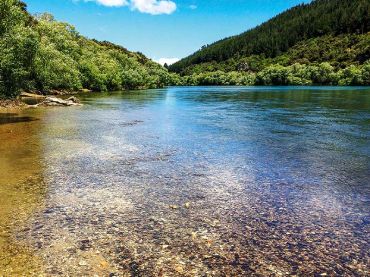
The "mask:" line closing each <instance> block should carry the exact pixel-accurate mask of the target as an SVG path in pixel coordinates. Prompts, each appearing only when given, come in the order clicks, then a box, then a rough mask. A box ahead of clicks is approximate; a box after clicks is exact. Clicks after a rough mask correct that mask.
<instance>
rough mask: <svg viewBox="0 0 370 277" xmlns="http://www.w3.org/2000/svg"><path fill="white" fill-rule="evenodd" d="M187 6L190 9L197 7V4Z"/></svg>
mask: <svg viewBox="0 0 370 277" xmlns="http://www.w3.org/2000/svg"><path fill="white" fill-rule="evenodd" d="M189 8H190V9H192V10H195V9H196V8H198V6H197V5H190V6H189Z"/></svg>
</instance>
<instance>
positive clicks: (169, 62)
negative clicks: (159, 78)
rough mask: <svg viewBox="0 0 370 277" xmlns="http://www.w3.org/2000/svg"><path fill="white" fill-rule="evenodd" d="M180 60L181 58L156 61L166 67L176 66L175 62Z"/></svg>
mask: <svg viewBox="0 0 370 277" xmlns="http://www.w3.org/2000/svg"><path fill="white" fill-rule="evenodd" d="M179 60H180V59H179V58H160V59H158V60H156V62H157V63H159V64H161V65H164V64H168V65H171V64H174V63H175V62H178V61H179Z"/></svg>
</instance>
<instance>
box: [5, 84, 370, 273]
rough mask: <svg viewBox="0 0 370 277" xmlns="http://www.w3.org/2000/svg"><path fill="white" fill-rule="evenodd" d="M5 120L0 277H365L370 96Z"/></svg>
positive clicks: (120, 105)
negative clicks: (333, 276)
mask: <svg viewBox="0 0 370 277" xmlns="http://www.w3.org/2000/svg"><path fill="white" fill-rule="evenodd" d="M80 97H81V98H82V99H83V102H84V104H85V105H84V106H83V107H77V108H76V107H72V108H45V109H37V110H26V111H23V112H20V113H18V114H0V141H1V143H0V210H1V214H0V276H19V275H32V274H34V275H37V276H40V275H41V276H43V275H44V276H56V275H60V276H67V275H70V276H81V275H84V276H94V275H96V276H251V275H252V276H253V275H258V276H268V275H270V276H279V275H311V276H312V275H321V274H322V275H325V274H327V275H341V276H345V275H347V276H350V275H351V276H353V275H354V276H366V275H369V262H370V252H369V222H370V216H369V214H370V213H369V212H370V205H369V200H370V182H369V179H370V89H366V88H294V87H290V88H284V87H274V88H266V87H265V88H239V87H236V88H235V87H234V88H230V87H229V88H228V87H208V88H197V87H193V88H188V87H184V88H168V89H162V90H147V91H139V92H122V93H114V94H90V95H81V96H80Z"/></svg>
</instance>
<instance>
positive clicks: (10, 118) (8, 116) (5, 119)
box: [0, 113, 38, 125]
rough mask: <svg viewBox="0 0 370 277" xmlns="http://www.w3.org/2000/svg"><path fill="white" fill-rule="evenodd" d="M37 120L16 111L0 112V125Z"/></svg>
mask: <svg viewBox="0 0 370 277" xmlns="http://www.w3.org/2000/svg"><path fill="white" fill-rule="evenodd" d="M36 120H38V119H37V118H35V117H31V116H19V115H18V114H16V113H0V125H3V124H12V123H24V122H31V121H36Z"/></svg>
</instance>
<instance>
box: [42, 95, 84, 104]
mask: <svg viewBox="0 0 370 277" xmlns="http://www.w3.org/2000/svg"><path fill="white" fill-rule="evenodd" d="M39 105H41V106H81V104H80V103H79V100H78V99H77V98H76V97H74V96H72V97H70V98H68V99H66V100H63V99H60V98H57V97H46V99H45V100H44V101H43V102H41V103H40V104H38V106H39Z"/></svg>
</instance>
